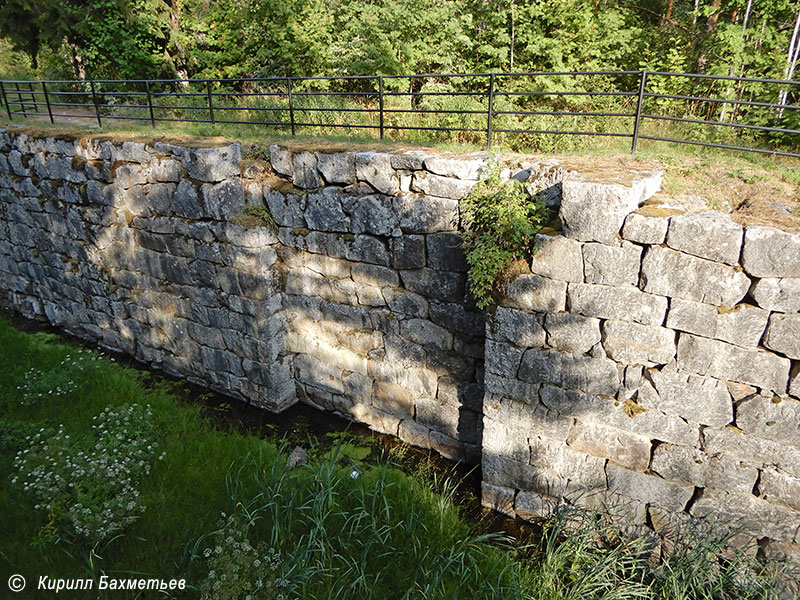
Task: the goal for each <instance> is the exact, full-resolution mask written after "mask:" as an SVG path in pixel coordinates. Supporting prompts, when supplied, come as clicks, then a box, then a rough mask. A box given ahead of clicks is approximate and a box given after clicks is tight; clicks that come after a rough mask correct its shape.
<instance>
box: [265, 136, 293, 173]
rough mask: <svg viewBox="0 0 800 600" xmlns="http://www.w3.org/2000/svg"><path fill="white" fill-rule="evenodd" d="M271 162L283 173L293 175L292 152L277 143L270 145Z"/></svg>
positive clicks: (277, 170) (276, 169)
mask: <svg viewBox="0 0 800 600" xmlns="http://www.w3.org/2000/svg"><path fill="white" fill-rule="evenodd" d="M269 163H270V165H272V169H273V170H274V171H275V172H276V173H280V174H281V175H285V176H287V177H291V176H292V173H293V172H294V166H293V165H292V153H291V152H290V151H289V150H288V149H286V148H282V147H280V146H278V145H277V144H272V145H271V146H270V147H269Z"/></svg>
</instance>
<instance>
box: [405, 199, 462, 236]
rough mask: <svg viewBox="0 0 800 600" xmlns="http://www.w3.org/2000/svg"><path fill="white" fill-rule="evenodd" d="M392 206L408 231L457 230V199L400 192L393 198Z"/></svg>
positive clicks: (433, 231)
mask: <svg viewBox="0 0 800 600" xmlns="http://www.w3.org/2000/svg"><path fill="white" fill-rule="evenodd" d="M392 206H393V207H394V210H395V212H396V213H397V216H398V217H399V219H400V228H401V229H402V230H403V231H404V232H406V233H435V232H437V231H455V230H456V228H457V226H458V201H457V200H452V199H448V198H436V197H430V196H421V195H419V194H408V193H400V194H398V195H396V196H395V197H394V198H393V199H392Z"/></svg>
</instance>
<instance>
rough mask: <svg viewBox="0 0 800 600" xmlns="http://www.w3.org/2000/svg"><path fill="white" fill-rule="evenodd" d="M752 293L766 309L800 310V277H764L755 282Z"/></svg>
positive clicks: (792, 311)
mask: <svg viewBox="0 0 800 600" xmlns="http://www.w3.org/2000/svg"><path fill="white" fill-rule="evenodd" d="M750 294H751V295H752V296H753V299H754V300H755V301H756V303H757V304H758V305H759V306H760V307H761V308H764V309H766V310H775V311H778V312H784V313H794V312H800V279H798V278H793V279H790V278H786V279H776V278H764V279H759V280H758V281H756V282H755V284H754V285H753V287H752V288H751V290H750Z"/></svg>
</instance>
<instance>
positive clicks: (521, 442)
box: [481, 417, 531, 483]
mask: <svg viewBox="0 0 800 600" xmlns="http://www.w3.org/2000/svg"><path fill="white" fill-rule="evenodd" d="M529 435H530V432H529V431H526V430H525V429H522V428H519V427H510V426H507V425H505V424H503V423H502V422H501V421H498V420H495V419H490V418H488V417H484V418H483V435H482V439H481V450H482V453H483V455H484V456H492V457H501V458H503V459H511V460H513V461H517V462H520V463H523V464H527V463H528V459H529V458H530V454H531V450H530V447H529V446H528V436H529ZM500 477H501V476H500V474H495V476H494V479H495V481H502V480H500V479H499V478H500ZM504 483H511V482H510V481H507V480H506V481H504Z"/></svg>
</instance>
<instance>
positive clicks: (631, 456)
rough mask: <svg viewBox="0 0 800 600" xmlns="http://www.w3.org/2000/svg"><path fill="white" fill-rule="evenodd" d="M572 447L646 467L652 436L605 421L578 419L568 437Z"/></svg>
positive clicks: (634, 466) (639, 468) (638, 468)
mask: <svg viewBox="0 0 800 600" xmlns="http://www.w3.org/2000/svg"><path fill="white" fill-rule="evenodd" d="M567 444H568V445H569V447H570V448H574V449H575V450H579V451H581V452H586V453H587V454H591V455H592V456H599V457H600V458H610V459H611V460H613V461H615V462H617V463H619V464H621V465H623V466H624V467H627V468H628V469H633V470H634V471H644V470H645V469H647V466H648V465H649V464H650V446H651V442H650V438H649V437H646V436H643V435H638V434H635V433H630V432H627V431H623V430H621V429H615V428H613V427H608V426H606V425H603V424H600V423H597V422H593V421H583V420H580V419H578V420H577V421H575V424H574V425H573V426H572V429H571V430H570V432H569V437H568V438H567Z"/></svg>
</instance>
